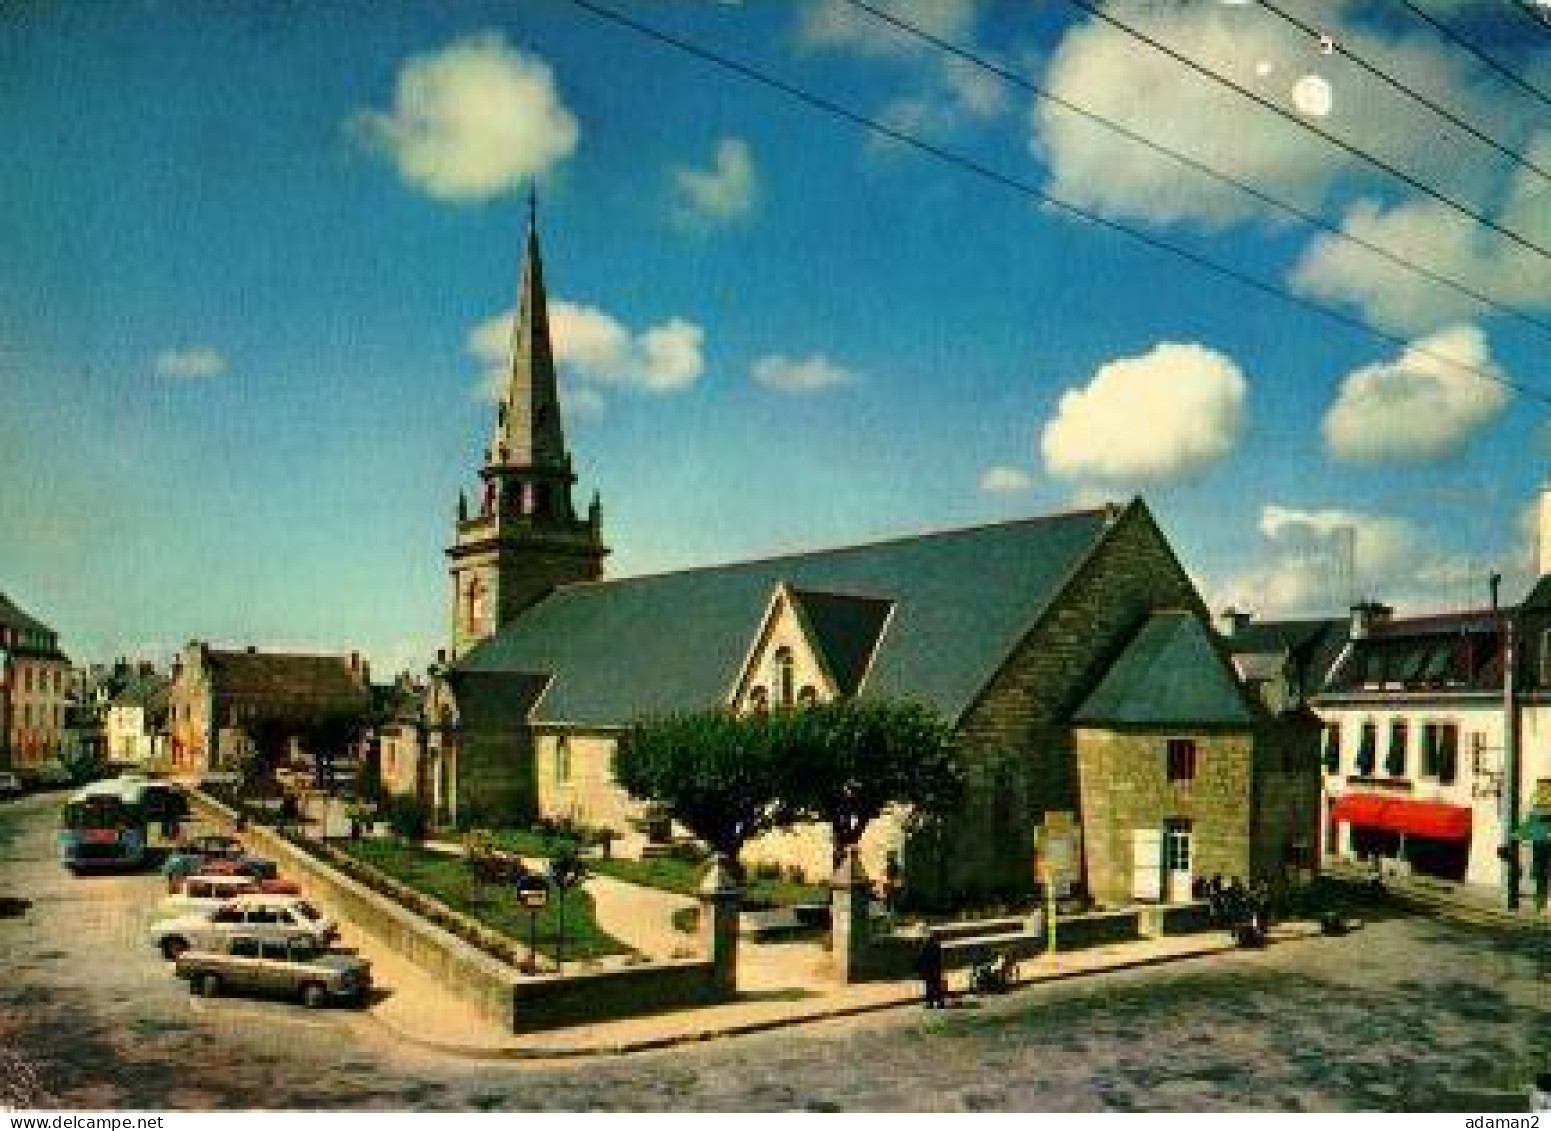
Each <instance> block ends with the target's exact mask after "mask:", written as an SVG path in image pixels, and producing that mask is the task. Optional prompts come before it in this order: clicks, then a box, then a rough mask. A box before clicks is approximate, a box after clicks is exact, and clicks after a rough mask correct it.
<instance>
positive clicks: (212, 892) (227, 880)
mask: <svg viewBox="0 0 1551 1131" xmlns="http://www.w3.org/2000/svg"><path fill="white" fill-rule="evenodd" d="M256 887H257V881H256V880H254V878H253V877H252V876H189V877H188V878H186V879H185V880H184V881H183V883H182V887H181V888H180V889H179V890H178V891H175V892H173V893H172V894H171V895H169V896H168V897H167V898H166V899H164V900H162V901H161V902H160V903H158V904H157V905H156V911H155V916H156V918H158V919H165V918H166V917H167V916H169V915H190V914H195V913H199V912H206V911H214V910H215V909H216V908H217V907H220V906H221V905H222V904H224V903H225V902H226V901H227V900H229V899H234V898H236V897H237V896H239V895H247V894H248V893H249V892H252V891H254V890H255V888H256Z"/></svg>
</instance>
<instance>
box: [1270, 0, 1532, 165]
mask: <svg viewBox="0 0 1551 1131" xmlns="http://www.w3.org/2000/svg"><path fill="white" fill-rule="evenodd" d="M1260 6H1261V7H1262V8H1264V9H1266V11H1268V12H1270V13H1271V14H1272V15H1274V16H1277V17H1279V18H1280V19H1282V20H1283V21H1285V22H1286V23H1289V24H1291V25H1292V26H1293V27H1295V28H1297V29H1298V30H1299V31H1301V32H1303V33H1304V34H1305V35H1307V36H1309V37H1310V38H1312V39H1316V40H1318V39H1319V38H1320V37H1321V36H1322V35H1323V34H1324V33H1323V32H1321V31H1320V29H1318V28H1316V27H1313V26H1311V25H1309V24H1307V23H1305V22H1304V21H1303V20H1300V19H1299V18H1298V17H1297V16H1295V15H1293V14H1292V13H1290V12H1288V11H1286V10H1284V9H1283V8H1281V7H1279V6H1278V5H1277V4H1275V3H1274V2H1273V0H1260ZM1327 38H1328V37H1327ZM1329 42H1332V43H1333V44H1334V45H1335V50H1336V51H1338V52H1339V53H1340V54H1341V55H1342V56H1344V57H1345V58H1346V59H1348V60H1349V61H1351V62H1352V63H1355V64H1356V65H1357V66H1358V67H1359V68H1361V69H1362V70H1363V71H1365V72H1366V73H1368V74H1370V75H1372V76H1373V77H1374V78H1376V79H1378V80H1379V81H1380V82H1382V83H1384V84H1385V85H1386V86H1388V87H1390V88H1391V89H1392V90H1397V91H1399V92H1400V93H1401V94H1404V95H1405V96H1406V97H1407V98H1409V99H1411V100H1412V101H1413V102H1416V103H1418V104H1419V105H1422V106H1425V107H1427V109H1429V110H1431V111H1432V112H1433V113H1434V114H1436V115H1438V117H1440V118H1442V119H1443V120H1444V121H1446V122H1448V123H1449V124H1450V125H1452V126H1456V127H1458V128H1459V129H1462V130H1464V131H1465V132H1466V133H1467V134H1469V135H1470V136H1471V137H1473V138H1475V139H1476V140H1477V141H1479V142H1482V143H1483V144H1485V145H1488V146H1490V147H1491V148H1492V149H1494V150H1496V151H1497V152H1498V153H1499V154H1501V155H1502V156H1504V157H1506V158H1508V160H1510V161H1512V162H1514V163H1515V164H1518V165H1522V166H1524V167H1525V168H1526V169H1532V170H1534V172H1536V173H1537V174H1539V175H1540V176H1541V177H1542V178H1543V179H1545V180H1551V171H1547V170H1546V168H1545V166H1543V165H1537V164H1536V163H1535V162H1533V161H1531V160H1529V159H1528V158H1526V157H1521V156H1520V155H1519V154H1517V153H1515V152H1514V151H1513V150H1511V149H1509V148H1508V147H1507V146H1506V145H1504V144H1503V143H1502V142H1500V141H1498V140H1497V139H1496V138H1494V137H1492V136H1490V135H1489V134H1487V133H1485V132H1483V131H1482V130H1480V129H1477V128H1476V127H1475V126H1473V125H1471V124H1470V123H1469V122H1467V121H1465V119H1463V118H1461V117H1460V116H1459V115H1458V114H1455V113H1454V112H1453V111H1452V110H1450V109H1448V107H1446V106H1442V105H1440V104H1439V103H1437V102H1435V101H1433V100H1432V99H1431V98H1428V97H1427V96H1426V95H1425V94H1422V93H1420V92H1419V91H1417V90H1415V89H1413V88H1412V87H1410V86H1407V85H1406V84H1405V83H1403V82H1401V81H1400V80H1399V79H1397V78H1395V77H1394V76H1393V75H1391V74H1389V73H1388V72H1387V71H1385V70H1383V69H1382V68H1380V67H1376V66H1374V65H1373V64H1372V63H1370V62H1368V60H1366V59H1364V58H1363V57H1362V56H1361V55H1359V54H1357V52H1355V51H1353V50H1351V49H1350V48H1349V47H1347V46H1346V45H1345V44H1343V43H1341V42H1340V41H1339V40H1330V41H1329Z"/></svg>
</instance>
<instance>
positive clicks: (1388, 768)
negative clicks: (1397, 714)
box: [1384, 719, 1410, 778]
mask: <svg viewBox="0 0 1551 1131" xmlns="http://www.w3.org/2000/svg"><path fill="white" fill-rule="evenodd" d="M1409 738H1410V728H1409V727H1408V726H1407V725H1406V721H1405V720H1404V719H1396V720H1394V721H1393V722H1392V723H1390V724H1389V753H1388V754H1387V755H1385V758H1384V772H1385V773H1387V774H1388V775H1389V776H1390V777H1392V778H1401V777H1405V774H1406V753H1407V750H1406V747H1407V745H1408V741H1409Z"/></svg>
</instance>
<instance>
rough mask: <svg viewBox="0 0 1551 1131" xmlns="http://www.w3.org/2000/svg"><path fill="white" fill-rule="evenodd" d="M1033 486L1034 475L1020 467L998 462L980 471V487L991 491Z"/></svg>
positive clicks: (1006, 490)
mask: <svg viewBox="0 0 1551 1131" xmlns="http://www.w3.org/2000/svg"><path fill="white" fill-rule="evenodd" d="M1032 486H1034V477H1033V476H1032V475H1030V474H1029V473H1028V472H1027V471H1024V470H1023V469H1022V468H1021V467H1008V466H1006V465H1004V464H998V465H997V466H995V467H988V468H986V469H985V470H984V471H983V472H981V473H980V489H981V490H982V491H991V492H1009V491H1027V490H1028V489H1029V488H1030V487H1032Z"/></svg>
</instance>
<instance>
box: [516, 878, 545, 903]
mask: <svg viewBox="0 0 1551 1131" xmlns="http://www.w3.org/2000/svg"><path fill="white" fill-rule="evenodd" d="M517 899H518V901H519V902H520V903H521V904H522V905H523V906H524V907H526V908H527V909H528V910H529V911H542V910H543V909H544V908H545V907H547V906H548V905H549V885H548V884H547V883H545V882H544V881H543V880H542V879H541V878H540V877H538V876H524V877H523V878H522V879H520V880H518V881H517Z"/></svg>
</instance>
